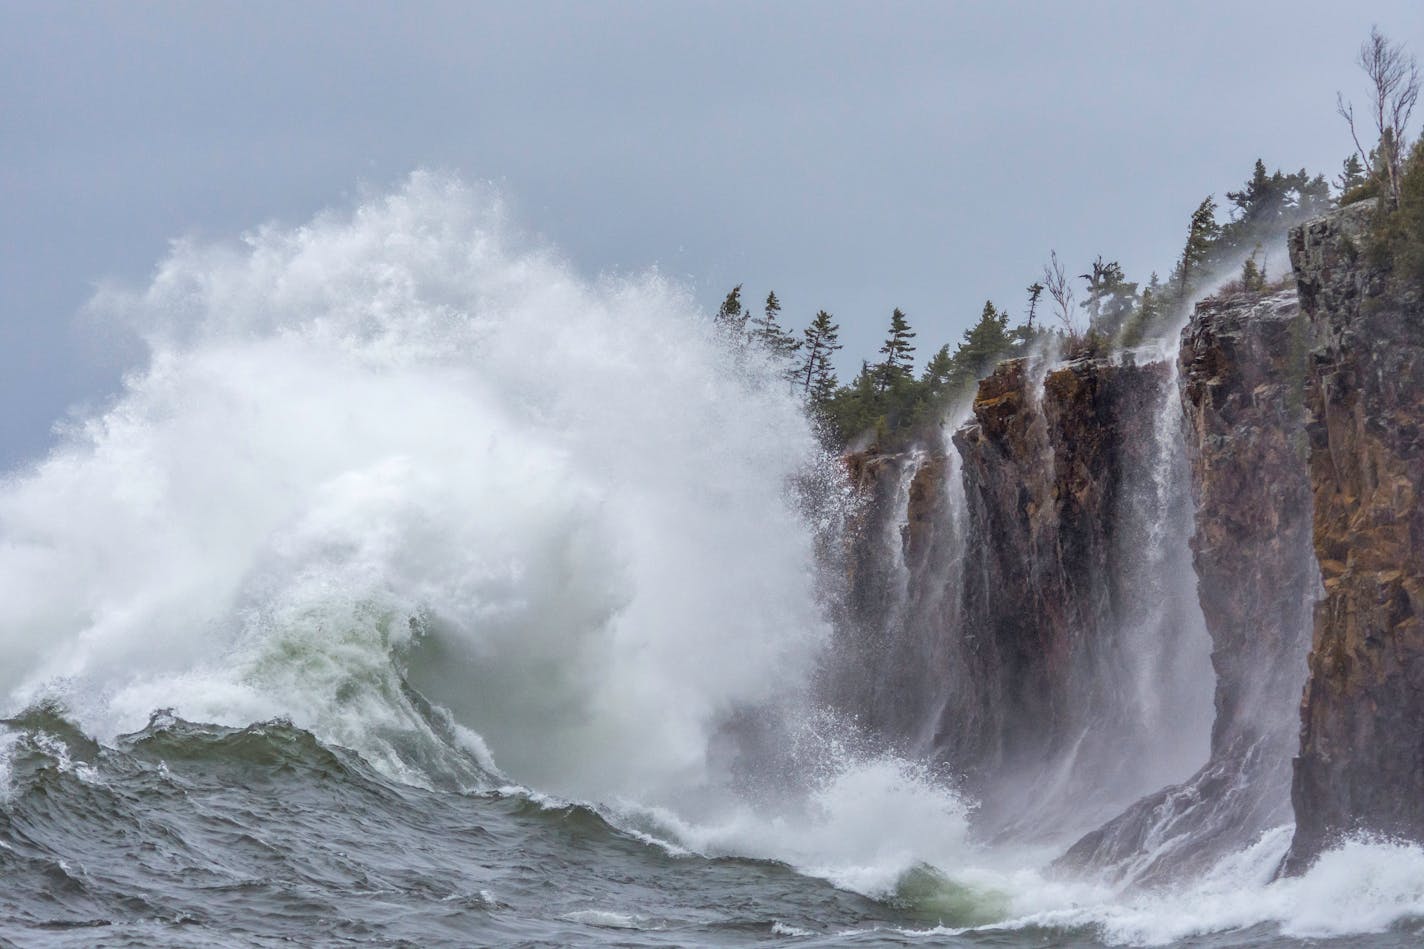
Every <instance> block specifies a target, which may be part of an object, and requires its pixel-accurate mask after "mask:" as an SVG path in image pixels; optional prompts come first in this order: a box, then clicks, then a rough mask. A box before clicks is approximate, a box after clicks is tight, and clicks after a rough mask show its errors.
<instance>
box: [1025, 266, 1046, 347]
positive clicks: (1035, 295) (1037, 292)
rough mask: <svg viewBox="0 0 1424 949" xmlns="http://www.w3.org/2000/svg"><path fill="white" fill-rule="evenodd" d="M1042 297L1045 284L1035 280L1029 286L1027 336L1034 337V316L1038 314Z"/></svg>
mask: <svg viewBox="0 0 1424 949" xmlns="http://www.w3.org/2000/svg"><path fill="white" fill-rule="evenodd" d="M1041 296H1043V284H1041V283H1039V282H1038V281H1037V280H1035V281H1034V282H1033V283H1031V284H1029V285H1028V323H1027V324H1026V327H1027V330H1028V333H1027V334H1026V335H1028V336H1032V335H1033V316H1034V314H1035V313H1036V312H1038V299H1039V297H1041Z"/></svg>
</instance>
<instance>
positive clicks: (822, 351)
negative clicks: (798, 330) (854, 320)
mask: <svg viewBox="0 0 1424 949" xmlns="http://www.w3.org/2000/svg"><path fill="white" fill-rule="evenodd" d="M840 331H841V328H840V326H839V325H838V324H836V323H833V322H831V314H829V313H827V312H826V311H825V310H821V311H820V312H818V313H817V314H816V318H815V319H813V320H812V321H811V325H810V326H808V327H806V329H805V330H803V331H802V340H801V351H802V353H803V356H802V360H801V366H800V369H799V370H798V372H797V381H798V382H800V384H801V395H802V397H804V398H805V399H807V400H808V401H810V402H811V403H813V404H820V403H822V402H824V401H825V400H826V399H828V398H830V397H831V394H832V393H833V392H835V391H836V386H837V382H836V373H835V369H834V368H833V367H832V365H831V358H832V357H833V356H834V354H835V352H836V350H838V349H840V348H841V343H840Z"/></svg>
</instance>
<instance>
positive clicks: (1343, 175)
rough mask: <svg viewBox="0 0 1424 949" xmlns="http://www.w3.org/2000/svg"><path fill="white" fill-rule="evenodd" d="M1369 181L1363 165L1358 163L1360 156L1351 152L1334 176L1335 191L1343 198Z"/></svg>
mask: <svg viewBox="0 0 1424 949" xmlns="http://www.w3.org/2000/svg"><path fill="white" fill-rule="evenodd" d="M1367 181H1369V178H1367V177H1366V176H1365V166H1364V165H1362V164H1360V157H1359V156H1358V155H1354V154H1352V155H1351V156H1350V157H1349V158H1347V159H1345V161H1344V164H1343V165H1342V166H1341V168H1340V174H1339V175H1338V176H1336V178H1335V189H1336V193H1337V194H1338V195H1339V196H1340V197H1341V198H1343V197H1344V196H1345V195H1347V194H1349V193H1350V192H1352V191H1354V190H1355V189H1356V188H1359V187H1361V186H1363V185H1364V184H1365V182H1367Z"/></svg>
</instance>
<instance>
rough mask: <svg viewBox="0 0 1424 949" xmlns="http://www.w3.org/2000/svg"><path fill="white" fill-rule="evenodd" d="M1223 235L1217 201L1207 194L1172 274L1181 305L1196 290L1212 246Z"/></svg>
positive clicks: (1190, 224) (1191, 223) (1194, 217)
mask: <svg viewBox="0 0 1424 949" xmlns="http://www.w3.org/2000/svg"><path fill="white" fill-rule="evenodd" d="M1219 236H1221V225H1219V224H1217V223H1216V201H1215V200H1213V198H1212V196H1211V195H1207V196H1206V197H1205V198H1203V199H1202V203H1201V204H1199V205H1197V209H1196V210H1195V211H1193V212H1192V219H1191V222H1190V223H1189V224H1188V225H1187V243H1186V245H1185V246H1184V247H1183V248H1182V256H1181V257H1179V258H1177V269H1176V273H1174V274H1173V275H1172V276H1173V280H1172V282H1173V283H1174V284H1175V289H1176V292H1177V297H1178V299H1179V301H1180V302H1182V303H1185V302H1186V300H1187V298H1188V297H1189V296H1190V295H1191V290H1192V288H1193V287H1194V286H1196V282H1197V281H1199V280H1200V279H1201V277H1202V276H1203V275H1204V271H1205V270H1206V265H1207V261H1208V260H1209V259H1210V255H1211V249H1212V244H1213V243H1215V241H1216V239H1217V238H1218V237H1219Z"/></svg>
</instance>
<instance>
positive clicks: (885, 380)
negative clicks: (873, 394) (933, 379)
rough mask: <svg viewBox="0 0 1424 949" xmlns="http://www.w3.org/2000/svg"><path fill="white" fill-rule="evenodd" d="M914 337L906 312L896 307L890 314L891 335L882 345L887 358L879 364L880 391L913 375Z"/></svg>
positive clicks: (882, 351) (881, 350) (881, 349)
mask: <svg viewBox="0 0 1424 949" xmlns="http://www.w3.org/2000/svg"><path fill="white" fill-rule="evenodd" d="M914 338H915V334H914V332H912V331H911V330H910V323H909V321H908V320H906V319H905V314H904V313H902V312H901V311H900V310H899V309H898V308H896V310H895V312H894V313H892V314H891V315H890V335H889V336H887V337H886V338H885V344H884V345H883V346H881V347H880V354H881V355H882V356H884V357H885V359H884V361H883V362H881V363H880V364H879V366H878V372H877V375H878V377H879V378H878V380H877V381H878V383H879V391H881V392H884V391H885V390H887V389H889V388H890V387H891V386H892V385H893V384H894V383H895V382H896V381H898V380H901V379H906V378H910V377H911V374H912V373H913V372H914V369H915V344H914V343H912V342H910V340H912V339H914Z"/></svg>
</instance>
